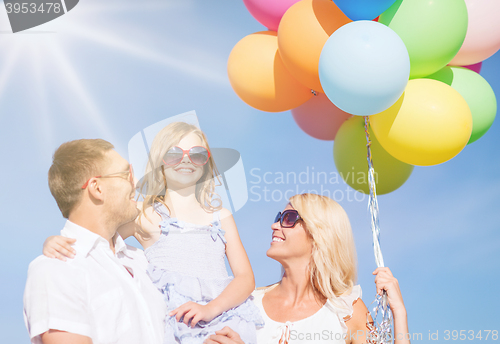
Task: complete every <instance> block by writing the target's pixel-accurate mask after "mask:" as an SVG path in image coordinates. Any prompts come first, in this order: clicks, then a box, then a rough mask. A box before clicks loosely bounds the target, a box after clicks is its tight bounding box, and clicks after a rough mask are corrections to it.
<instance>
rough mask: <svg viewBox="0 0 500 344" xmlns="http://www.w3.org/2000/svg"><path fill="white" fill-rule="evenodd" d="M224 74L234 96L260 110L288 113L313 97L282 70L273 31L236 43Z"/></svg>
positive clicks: (256, 34) (309, 91)
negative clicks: (227, 78) (234, 93)
mask: <svg viewBox="0 0 500 344" xmlns="http://www.w3.org/2000/svg"><path fill="white" fill-rule="evenodd" d="M227 71H228V76H229V81H230V82H231V86H232V87H233V90H234V91H235V92H236V94H237V95H238V96H239V97H240V98H241V99H242V100H243V101H244V102H245V103H247V104H248V105H250V106H253V107H254V108H256V109H259V110H262V111H270V112H279V111H287V110H291V109H293V108H296V107H297V106H299V105H302V104H303V103H305V102H306V101H307V100H309V99H310V98H311V97H312V96H313V94H312V93H311V90H310V89H309V88H307V87H305V86H303V85H302V84H301V83H299V82H298V81H297V80H296V79H295V78H294V77H293V76H292V75H291V74H290V72H289V71H288V70H287V69H286V67H285V65H284V64H283V61H282V60H281V57H280V54H279V53H278V37H277V34H276V32H273V31H263V32H256V33H253V34H251V35H248V36H246V37H244V38H243V39H242V40H240V41H239V42H238V43H237V44H236V45H235V46H234V48H233V50H232V51H231V54H230V55H229V59H228V62H227Z"/></svg>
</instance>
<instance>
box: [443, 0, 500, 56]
mask: <svg viewBox="0 0 500 344" xmlns="http://www.w3.org/2000/svg"><path fill="white" fill-rule="evenodd" d="M465 4H466V5H467V12H468V14H469V26H468V27H467V35H466V36H465V41H464V44H463V45H462V47H461V48H460V50H459V51H458V53H457V55H456V56H455V57H454V58H453V60H452V61H451V62H450V63H449V64H450V65H453V66H466V65H471V64H475V63H478V62H481V61H483V60H485V59H487V58H488V57H490V56H491V55H493V54H494V53H496V52H497V51H498V49H500V1H499V0H465Z"/></svg>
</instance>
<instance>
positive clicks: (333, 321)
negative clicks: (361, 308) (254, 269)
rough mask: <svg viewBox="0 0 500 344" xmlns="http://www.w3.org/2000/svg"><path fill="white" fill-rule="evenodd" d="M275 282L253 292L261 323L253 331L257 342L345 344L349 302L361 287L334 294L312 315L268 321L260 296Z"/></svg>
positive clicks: (359, 295)
mask: <svg viewBox="0 0 500 344" xmlns="http://www.w3.org/2000/svg"><path fill="white" fill-rule="evenodd" d="M276 285H277V284H275V285H272V286H270V287H267V288H262V289H258V290H255V291H254V292H253V294H252V295H253V297H254V303H255V304H256V305H257V307H258V308H259V310H260V312H261V314H262V317H263V318H264V322H265V325H264V327H263V328H261V329H259V330H257V343H258V344H319V343H321V344H327V343H328V344H333V343H335V344H345V337H346V335H347V325H346V324H345V321H346V320H349V319H350V317H351V316H352V312H353V307H352V305H353V303H354V302H355V301H356V300H357V299H359V298H361V286H359V285H356V286H354V287H353V288H352V290H351V292H350V293H349V294H347V295H345V294H344V295H341V296H339V297H337V299H336V300H334V302H331V301H330V300H328V301H326V303H325V304H324V305H323V307H322V308H321V309H320V310H319V311H317V312H316V313H314V314H313V315H311V316H309V317H307V318H304V319H301V320H297V321H293V322H291V321H287V322H286V323H281V322H277V321H274V320H272V319H271V318H269V316H268V315H267V314H266V311H265V310H264V307H263V306H262V298H263V297H264V295H265V294H266V292H268V291H269V290H271V289H272V288H274V287H275V286H276Z"/></svg>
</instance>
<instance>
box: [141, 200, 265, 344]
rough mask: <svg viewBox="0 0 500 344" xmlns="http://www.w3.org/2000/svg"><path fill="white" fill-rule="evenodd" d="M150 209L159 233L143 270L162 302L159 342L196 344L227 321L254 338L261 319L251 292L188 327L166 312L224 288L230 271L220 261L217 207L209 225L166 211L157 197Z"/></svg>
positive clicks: (221, 245)
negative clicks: (164, 315) (162, 330)
mask: <svg viewBox="0 0 500 344" xmlns="http://www.w3.org/2000/svg"><path fill="white" fill-rule="evenodd" d="M154 209H155V211H156V212H157V213H158V214H160V216H161V218H162V221H161V222H160V227H161V231H162V233H161V236H160V239H159V240H158V241H157V242H155V243H154V244H153V245H151V246H150V247H149V248H147V249H146V250H145V251H144V253H145V254H146V257H147V259H148V261H149V267H148V274H149V276H150V277H151V280H152V281H153V283H154V284H155V285H156V286H157V288H158V289H160V291H161V292H162V293H163V295H164V297H165V301H166V303H167V320H166V326H165V340H164V343H168V344H170V343H183V344H187V343H197V344H199V343H202V342H203V341H204V340H205V338H206V337H207V336H209V335H212V334H214V333H215V331H218V330H221V329H222V328H224V327H225V326H229V327H231V328H232V329H233V330H235V331H236V332H238V334H239V335H240V337H241V339H242V340H243V341H244V342H245V343H246V344H256V343H257V340H256V328H260V327H262V326H263V325H264V321H263V320H262V317H261V315H260V312H259V310H258V308H257V307H256V306H255V305H254V303H253V302H252V300H251V298H252V297H251V296H250V297H249V298H248V299H247V300H246V301H245V302H243V303H242V304H241V305H239V306H237V307H235V308H232V309H230V310H228V311H226V312H224V313H222V314H220V315H218V316H217V317H216V318H214V319H213V320H212V321H210V322H204V321H200V322H199V323H198V324H197V325H196V326H195V327H194V328H191V327H188V326H187V325H185V324H184V323H183V322H178V321H176V319H175V316H173V317H171V316H168V313H169V312H170V311H172V310H174V309H175V308H177V307H179V306H181V305H182V304H184V303H186V302H188V301H194V302H196V303H199V304H207V303H208V302H210V301H211V300H213V299H215V298H216V297H217V296H218V295H219V294H220V293H221V292H222V291H223V290H224V289H225V288H226V286H227V285H228V284H229V282H231V280H232V277H229V276H228V274H227V270H226V265H225V262H224V258H225V244H226V239H225V238H224V231H223V230H222V229H221V224H220V214H219V212H214V216H213V221H212V222H211V223H210V225H205V226H200V225H194V224H190V223H186V222H183V221H179V220H177V219H176V218H172V217H170V216H169V214H168V209H167V208H166V207H165V206H164V205H163V204H161V203H155V204H154ZM181 320H182V319H181Z"/></svg>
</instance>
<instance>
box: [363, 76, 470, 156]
mask: <svg viewBox="0 0 500 344" xmlns="http://www.w3.org/2000/svg"><path fill="white" fill-rule="evenodd" d="M370 123H371V127H372V129H373V132H374V133H375V136H376V137H377V139H378V141H379V142H380V144H381V145H382V147H384V149H385V150H386V151H387V152H389V154H391V155H392V156H394V157H395V158H396V159H398V160H401V161H403V162H406V163H407V164H411V165H418V166H429V165H437V164H441V163H443V162H445V161H448V160H450V159H451V158H453V157H455V156H456V155H457V154H458V153H460V151H462V149H463V148H464V147H465V146H466V145H467V142H468V141H469V138H470V135H471V132H472V115H471V111H470V109H469V106H468V105H467V102H466V101H465V99H464V98H463V97H462V96H461V95H460V93H458V92H457V91H456V90H454V89H453V88H452V87H451V86H448V85H447V84H445V83H443V82H440V81H437V80H431V79H414V80H410V81H409V82H408V85H407V87H406V89H405V92H404V93H403V95H402V96H401V98H399V100H398V101H397V102H396V103H395V104H394V105H393V106H391V107H390V108H389V109H387V110H385V111H383V112H381V113H378V114H375V115H372V116H370Z"/></svg>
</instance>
